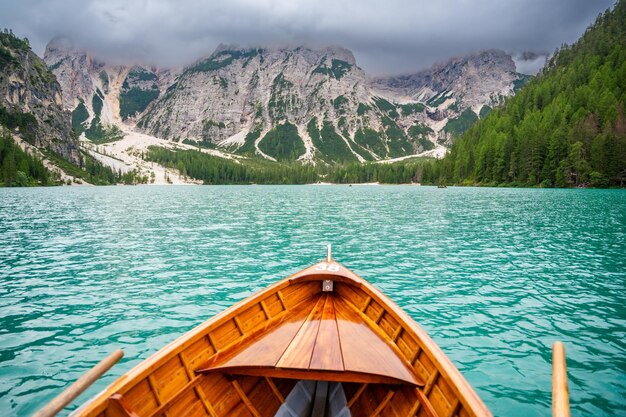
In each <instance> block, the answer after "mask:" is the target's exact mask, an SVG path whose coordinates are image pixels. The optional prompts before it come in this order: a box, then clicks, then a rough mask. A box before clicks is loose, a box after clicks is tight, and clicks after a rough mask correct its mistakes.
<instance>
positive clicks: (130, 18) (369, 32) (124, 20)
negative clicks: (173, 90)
mask: <svg viewBox="0 0 626 417" xmlns="http://www.w3.org/2000/svg"><path fill="white" fill-rule="evenodd" d="M613 4H614V0H427V1H426V0H384V1H382V0H376V1H375V0H343V1H342V0H220V1H211V0H209V1H197V0H196V1H192V0H0V11H1V12H0V27H7V28H11V29H13V31H14V32H15V33H16V34H17V35H18V36H20V37H28V38H29V40H30V41H31V45H32V46H33V49H34V50H35V52H36V53H37V54H39V55H40V56H43V51H44V49H45V45H46V44H47V43H48V41H49V40H50V39H52V38H53V37H55V36H65V37H68V38H70V39H72V40H73V41H74V42H76V43H77V44H79V45H80V46H82V47H83V48H87V49H89V50H91V51H92V52H93V53H94V54H95V55H96V56H100V57H102V58H104V59H108V60H115V61H117V62H140V63H147V64H157V65H164V66H175V65H184V64H188V63H190V62H192V61H194V60H196V59H197V58H200V57H202V56H206V55H209V54H210V53H211V52H212V51H213V50H214V49H215V47H216V46H217V45H218V44H219V43H238V44H242V45H248V44H253V45H277V44H281V45H287V44H289V45H297V44H305V45H311V46H317V45H341V46H345V47H347V48H349V49H351V50H352V51H353V52H354V54H355V56H356V58H357V62H358V64H359V66H360V67H362V68H364V69H365V70H366V71H367V72H368V73H370V74H372V75H380V74H396V73H407V72H411V71H415V70H418V69H423V68H426V67H428V66H430V65H432V64H433V63H435V62H438V61H442V60H445V59H447V58H449V57H452V56H456V55H462V54H465V53H468V52H473V51H478V50H481V49H489V48H500V49H504V50H505V51H507V52H510V53H512V54H521V53H522V52H524V51H532V52H552V51H554V49H555V48H556V47H557V46H559V45H561V44H562V43H563V42H567V43H571V42H573V41H575V40H576V39H577V38H578V37H579V36H580V35H581V34H582V33H583V32H584V30H585V28H586V27H587V26H588V25H589V24H591V23H592V22H593V21H594V20H595V17H596V16H597V14H598V13H599V12H602V11H604V10H605V9H606V8H608V7H611V6H612V5H613ZM543 59H544V58H543V57H541V58H538V59H535V60H534V61H530V62H524V63H519V64H518V67H519V68H518V69H519V70H523V71H526V72H532V71H534V70H536V67H538V66H539V65H540V64H541V62H543ZM526 67H527V68H526Z"/></svg>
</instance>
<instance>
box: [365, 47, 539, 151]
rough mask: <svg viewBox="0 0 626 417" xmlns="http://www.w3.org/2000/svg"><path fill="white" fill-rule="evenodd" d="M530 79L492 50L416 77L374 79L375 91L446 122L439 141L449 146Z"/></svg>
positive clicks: (509, 57) (452, 61) (440, 66)
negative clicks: (419, 106)
mask: <svg viewBox="0 0 626 417" xmlns="http://www.w3.org/2000/svg"><path fill="white" fill-rule="evenodd" d="M530 78H531V77H530V76H527V75H524V74H520V73H517V72H516V68H515V63H514V62H513V59H512V57H511V55H509V54H507V53H505V52H504V51H501V50H497V49H491V50H486V51H481V52H477V53H473V54H469V55H465V56H462V57H456V58H452V59H450V60H449V61H447V62H444V63H440V64H436V65H434V66H433V67H432V68H429V69H427V70H424V71H420V72H418V73H415V74H409V75H402V76H394V77H384V78H376V79H374V80H373V84H374V86H375V88H376V89H377V90H378V91H385V92H386V93H387V94H389V95H391V96H395V97H404V98H406V99H407V100H412V101H416V102H420V103H424V104H426V105H427V106H428V107H429V108H430V111H429V112H428V115H429V117H430V118H431V119H433V120H436V121H445V124H443V128H442V129H441V130H442V132H445V133H448V135H447V137H446V136H444V135H441V136H443V137H440V139H443V140H447V142H448V143H450V142H451V139H452V137H453V136H456V135H458V134H460V133H463V132H464V131H465V130H467V128H468V127H469V125H471V123H473V122H474V121H476V120H478V118H479V116H480V117H481V118H482V117H484V116H485V115H487V114H488V113H489V112H490V111H491V110H492V109H493V107H495V106H499V105H501V104H503V103H504V99H505V98H506V97H509V96H512V95H513V94H515V92H517V91H518V90H519V89H520V88H521V87H522V86H523V85H524V84H525V83H526V82H528V80H529V79H530Z"/></svg>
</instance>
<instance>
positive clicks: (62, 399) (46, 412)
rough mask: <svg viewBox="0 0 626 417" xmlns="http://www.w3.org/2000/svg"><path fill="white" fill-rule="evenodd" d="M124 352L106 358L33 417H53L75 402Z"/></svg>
mask: <svg viewBox="0 0 626 417" xmlns="http://www.w3.org/2000/svg"><path fill="white" fill-rule="evenodd" d="M122 356H124V352H123V351H122V349H118V350H116V351H115V352H113V353H111V354H110V355H109V356H107V357H106V358H104V359H103V360H102V361H101V362H100V363H99V364H97V365H96V366H94V367H93V368H91V369H90V370H89V371H87V372H86V373H85V374H84V375H83V376H81V377H80V378H78V380H76V382H74V383H73V384H72V385H70V386H69V387H67V388H66V389H65V391H63V392H62V393H61V394H59V395H58V396H56V397H55V398H54V399H53V400H52V401H50V402H49V403H48V405H46V406H45V407H43V408H42V409H41V410H39V411H37V412H36V413H35V414H33V417H53V416H55V415H57V413H58V412H59V411H61V410H63V409H64V408H65V407H66V406H67V405H68V404H69V403H71V402H72V401H74V399H75V398H76V397H78V396H79V395H80V394H81V393H82V392H83V391H85V390H86V389H87V388H89V386H90V385H91V384H93V383H94V382H95V381H96V380H98V378H100V377H101V376H102V375H103V374H104V373H105V372H106V371H108V370H109V369H111V367H112V366H113V365H115V364H116V363H117V361H119V360H120V359H121V358H122Z"/></svg>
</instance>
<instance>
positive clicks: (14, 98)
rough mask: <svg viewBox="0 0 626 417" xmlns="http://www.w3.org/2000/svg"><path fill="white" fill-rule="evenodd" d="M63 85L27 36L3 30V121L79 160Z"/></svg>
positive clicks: (0, 120) (0, 118)
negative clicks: (62, 88)
mask: <svg viewBox="0 0 626 417" xmlns="http://www.w3.org/2000/svg"><path fill="white" fill-rule="evenodd" d="M61 97H62V95H61V87H60V85H59V83H58V82H57V80H56V78H55V77H54V75H53V74H52V73H51V72H50V71H48V68H47V67H46V64H45V63H44V61H42V60H41V58H39V57H38V56H37V55H35V54H34V53H33V52H32V51H31V49H30V45H29V43H28V41H27V40H24V39H20V38H18V37H16V36H14V35H13V33H12V32H9V31H7V30H5V31H4V32H0V123H1V124H2V125H4V126H6V127H8V128H10V129H11V130H13V131H14V132H16V131H18V132H19V134H20V136H21V137H22V139H24V140H26V141H27V142H28V143H30V144H31V145H33V146H36V147H38V148H47V149H50V150H52V151H53V152H55V153H56V154H58V155H60V156H61V157H62V158H64V159H65V160H67V161H69V162H72V163H75V164H79V163H80V156H79V154H78V150H77V143H76V140H75V139H74V136H73V135H72V126H71V123H70V114H69V113H68V112H66V111H64V109H63V105H62V98H61Z"/></svg>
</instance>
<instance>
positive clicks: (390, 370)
mask: <svg viewBox="0 0 626 417" xmlns="http://www.w3.org/2000/svg"><path fill="white" fill-rule="evenodd" d="M309 309H310V312H309V313H308V314H307V315H306V318H304V320H302V318H303V317H304V315H305V313H306V312H307V311H309ZM300 321H302V322H301V323H300ZM298 323H300V328H299V329H298V330H297V331H295V332H294V327H295V325H297V324H298ZM282 327H287V329H285V330H284V331H283V329H282ZM237 348H238V349H237ZM409 366H410V364H408V363H406V361H405V360H404V358H402V357H401V356H400V355H398V353H397V352H395V351H394V350H393V349H392V348H391V343H389V341H388V340H385V338H383V337H381V336H380V335H378V334H376V332H375V331H373V330H372V329H371V328H370V327H369V325H367V324H366V323H365V321H364V319H363V318H362V317H361V316H360V315H359V314H357V313H356V312H355V311H354V310H353V309H352V308H351V307H350V306H349V305H348V304H346V303H344V302H342V301H341V299H340V298H339V297H338V296H337V295H335V293H322V294H319V295H317V296H315V297H313V298H312V299H311V302H310V303H309V304H308V305H307V306H305V308H302V309H301V310H300V311H298V312H297V313H295V314H294V315H293V316H292V317H291V318H290V319H289V320H286V321H285V322H282V323H280V324H278V325H277V327H276V328H274V329H271V330H269V331H268V332H267V333H266V334H263V335H260V336H258V337H257V338H255V339H253V340H250V343H249V345H248V346H245V347H243V348H242V347H236V350H235V352H233V353H230V354H226V355H225V357H224V359H223V360H219V358H216V359H212V360H210V361H209V362H208V363H207V364H205V365H201V366H200V367H199V369H198V370H197V372H201V373H206V372H227V373H230V374H238V373H239V374H245V375H263V374H264V372H265V374H267V375H271V376H273V377H281V378H297V379H316V380H329V381H344V382H368V383H377V382H378V383H380V382H385V383H394V382H395V383H406V384H410V385H414V386H423V385H424V382H423V381H421V380H419V379H418V378H417V376H416V375H415V374H414V373H413V372H412V371H411V370H410V368H409ZM270 368H271V369H270Z"/></svg>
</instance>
